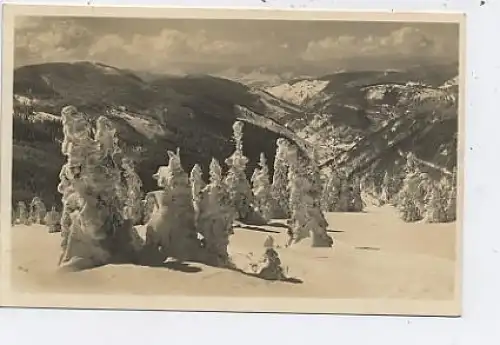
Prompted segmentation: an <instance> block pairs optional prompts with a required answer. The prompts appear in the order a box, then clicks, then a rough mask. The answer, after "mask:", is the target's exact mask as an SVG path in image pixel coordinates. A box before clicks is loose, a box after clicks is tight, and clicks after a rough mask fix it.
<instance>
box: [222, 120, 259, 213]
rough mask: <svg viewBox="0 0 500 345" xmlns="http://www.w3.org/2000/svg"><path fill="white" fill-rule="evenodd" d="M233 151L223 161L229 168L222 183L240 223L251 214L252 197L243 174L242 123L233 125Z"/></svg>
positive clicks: (246, 159) (244, 159) (245, 160)
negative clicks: (225, 187)
mask: <svg viewBox="0 0 500 345" xmlns="http://www.w3.org/2000/svg"><path fill="white" fill-rule="evenodd" d="M233 139H234V141H235V151H234V152H233V154H232V155H231V156H230V157H228V158H227V159H226V160H225V163H226V165H227V166H228V167H229V170H228V172H227V175H226V177H225V179H224V183H225V185H226V186H227V190H228V192H229V195H230V197H231V200H232V202H233V205H234V208H235V210H236V212H237V214H238V215H237V217H238V219H239V220H241V221H245V220H247V219H249V218H250V217H251V216H252V214H253V206H252V204H253V195H252V189H251V187H250V183H249V182H248V180H247V176H246V173H245V170H246V166H247V164H248V158H247V157H245V155H244V154H243V123H242V122H240V121H236V122H235V123H234V125H233Z"/></svg>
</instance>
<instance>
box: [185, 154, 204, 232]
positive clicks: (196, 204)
mask: <svg viewBox="0 0 500 345" xmlns="http://www.w3.org/2000/svg"><path fill="white" fill-rule="evenodd" d="M189 182H190V183H191V194H192V198H193V208H194V219H195V224H198V216H199V214H200V201H201V192H202V191H203V188H205V186H206V184H205V182H204V181H203V171H202V170H201V167H200V165H199V164H195V165H194V166H193V168H192V169H191V173H190V174H189Z"/></svg>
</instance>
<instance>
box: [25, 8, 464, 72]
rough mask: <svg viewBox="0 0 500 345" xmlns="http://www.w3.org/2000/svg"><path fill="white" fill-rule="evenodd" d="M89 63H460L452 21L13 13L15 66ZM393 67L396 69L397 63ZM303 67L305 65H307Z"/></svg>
mask: <svg viewBox="0 0 500 345" xmlns="http://www.w3.org/2000/svg"><path fill="white" fill-rule="evenodd" d="M76 60H91V61H99V62H103V63H106V64H110V65H113V66H116V67H122V68H130V69H134V70H143V71H154V72H162V71H163V72H169V73H170V72H174V71H175V70H182V71H184V72H187V73H191V72H212V71H213V70H214V69H217V68H218V69H224V68H226V69H229V68H243V67H247V68H259V67H270V66H274V67H276V66H295V67H297V66H320V67H321V68H322V69H324V70H325V72H327V73H328V69H331V70H335V69H342V68H353V69H359V68H369V67H370V66H372V67H376V68H396V67H401V64H403V65H404V64H408V65H414V64H418V63H429V62H433V63H447V62H454V61H457V60H458V26H457V25H455V24H427V23H425V24H415V23H394V22H393V23H375V22H339V21H328V22H327V21H323V22H297V21H293V22H292V21H263V20H259V21H256V20H253V21H252V20H247V21H242V20H238V21H236V20H206V19H203V20H202V19H200V20H193V19H189V20H185V19H184V20H181V19H168V20H164V19H163V20H159V19H111V18H67V17H66V18H62V17H52V18H51V17H43V18H42V17H18V18H17V19H16V30H15V64H16V66H23V65H28V64H37V63H43V62H55V61H76ZM395 64H398V66H395ZM304 68H306V67H304Z"/></svg>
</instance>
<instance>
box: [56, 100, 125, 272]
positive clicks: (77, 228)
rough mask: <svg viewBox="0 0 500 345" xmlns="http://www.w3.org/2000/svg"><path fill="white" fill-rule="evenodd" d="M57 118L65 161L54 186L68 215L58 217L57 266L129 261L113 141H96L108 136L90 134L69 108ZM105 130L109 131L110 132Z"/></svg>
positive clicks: (75, 268) (81, 120)
mask: <svg viewBox="0 0 500 345" xmlns="http://www.w3.org/2000/svg"><path fill="white" fill-rule="evenodd" d="M61 116H62V118H63V123H64V124H65V125H64V133H65V139H64V143H65V147H64V148H63V153H64V154H65V155H66V156H67V158H68V161H67V164H66V165H65V166H64V167H63V169H62V170H61V175H62V179H61V183H60V185H59V187H58V189H59V190H60V191H61V192H62V194H63V202H64V204H65V205H64V208H65V209H66V212H71V213H69V216H68V215H63V217H64V218H65V219H64V224H63V225H64V226H65V227H68V228H69V231H68V233H67V234H66V235H63V244H62V247H63V253H62V255H61V258H60V264H61V266H62V267H63V268H64V269H69V270H79V269H85V268H90V267H95V266H98V265H102V264H106V263H109V262H111V261H122V260H127V261H128V260H130V261H129V262H131V261H133V260H134V258H133V255H134V252H133V248H131V247H130V242H129V240H130V235H131V232H132V225H131V223H128V222H126V221H124V218H123V216H122V211H123V206H124V196H123V195H122V192H123V190H124V188H123V186H122V183H121V178H120V177H121V173H120V164H121V159H117V157H119V156H118V155H117V154H116V153H117V152H119V151H120V150H119V149H118V148H116V141H115V142H114V143H113V145H112V146H111V147H108V146H105V145H102V143H103V142H105V141H103V138H107V137H108V136H109V135H110V134H109V133H108V132H106V131H101V132H100V133H99V129H100V128H98V130H97V131H96V132H95V133H96V136H95V137H94V138H92V137H91V135H90V133H91V130H90V124H89V123H88V122H87V121H86V120H85V118H84V117H83V115H82V114H81V113H79V112H78V110H77V109H76V108H75V107H72V106H69V107H65V108H63V110H62V112H61ZM98 123H100V124H101V125H100V126H101V127H102V124H103V123H104V124H106V125H109V124H110V122H109V120H108V121H107V120H105V119H102V118H100V119H98ZM75 124H78V125H77V126H76V125H75ZM107 129H109V128H107ZM110 133H112V135H114V132H113V130H111V131H110ZM70 203H71V204H73V205H68V204H70ZM70 206H71V207H70ZM68 218H69V219H68ZM62 221H63V219H62Z"/></svg>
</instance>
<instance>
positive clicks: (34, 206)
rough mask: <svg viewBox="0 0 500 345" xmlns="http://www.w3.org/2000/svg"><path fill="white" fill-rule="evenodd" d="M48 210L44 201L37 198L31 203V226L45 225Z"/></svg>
mask: <svg viewBox="0 0 500 345" xmlns="http://www.w3.org/2000/svg"><path fill="white" fill-rule="evenodd" d="M46 214H47V208H46V207H45V204H44V203H43V201H42V199H40V198H39V197H37V196H35V197H34V198H33V200H32V201H31V203H30V210H29V218H30V223H31V224H44V223H45V215H46Z"/></svg>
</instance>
